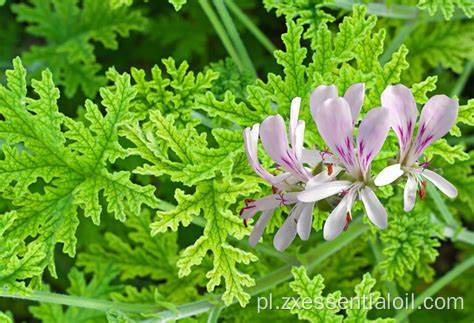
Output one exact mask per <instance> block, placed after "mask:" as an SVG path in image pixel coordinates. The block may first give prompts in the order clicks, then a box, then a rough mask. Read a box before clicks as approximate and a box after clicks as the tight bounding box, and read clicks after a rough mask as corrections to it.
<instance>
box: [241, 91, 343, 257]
mask: <svg viewBox="0 0 474 323" xmlns="http://www.w3.org/2000/svg"><path fill="white" fill-rule="evenodd" d="M300 104H301V99H300V98H295V99H293V100H292V103H291V112H290V124H289V138H290V142H289V143H288V137H287V134H286V127H285V123H284V121H283V118H282V117H281V116H280V115H273V116H269V117H267V118H266V119H265V120H264V121H263V122H262V123H261V124H260V125H259V124H256V125H254V126H253V127H252V128H246V129H245V130H244V132H243V136H244V142H245V151H246V154H247V159H248V161H249V163H250V165H251V166H252V168H253V169H254V171H255V172H256V173H257V174H258V175H259V176H260V177H262V178H263V179H265V180H266V181H267V182H268V183H270V184H271V185H272V188H273V193H274V194H271V195H267V196H264V197H262V198H260V199H258V200H246V205H245V207H244V208H243V209H242V210H241V213H240V216H241V217H242V218H243V219H244V221H247V220H248V219H250V218H252V217H253V216H255V215H256V214H257V213H259V212H262V215H261V216H260V218H259V219H258V220H257V222H256V223H255V225H254V228H253V231H252V233H251V235H250V237H249V243H250V245H252V246H254V245H256V244H257V242H258V241H259V239H260V237H261V236H262V234H263V231H264V229H265V226H266V225H267V223H268V221H270V219H271V217H272V215H273V213H274V211H275V210H276V209H277V208H278V207H281V206H286V205H294V206H293V208H292V209H291V211H290V214H289V215H288V217H287V218H286V220H285V222H284V223H283V225H282V226H281V228H280V229H279V230H278V232H277V233H276V235H275V237H274V240H273V244H274V246H275V248H276V249H277V250H280V251H283V250H285V249H286V248H287V247H288V246H289V245H290V244H291V242H292V241H293V240H294V238H295V236H296V234H298V235H299V236H300V238H301V239H303V240H307V239H308V238H309V234H310V232H311V226H312V220H313V208H314V203H313V202H309V203H306V202H299V201H298V200H297V199H296V194H297V193H298V192H299V191H301V190H302V189H303V187H304V185H310V186H311V185H319V184H321V183H324V182H327V181H330V180H331V179H332V178H333V177H335V176H336V175H337V174H338V173H339V172H340V170H341V169H340V168H337V167H336V168H335V169H333V171H332V172H331V174H328V173H327V172H322V173H320V174H317V175H316V176H313V175H312V168H314V166H316V165H317V164H318V163H320V162H321V161H322V159H323V157H324V154H321V153H320V152H319V151H317V150H308V149H305V148H304V147H303V139H304V129H305V123H304V121H302V120H298V116H299V109H300ZM259 137H260V139H261V141H262V145H263V148H264V149H265V151H266V153H267V154H268V155H269V156H270V157H271V159H272V160H273V161H274V162H275V163H276V164H277V166H278V168H279V169H282V170H283V173H281V174H279V175H274V174H271V173H270V172H268V171H267V170H266V169H264V168H263V167H262V165H261V164H260V162H259V159H258V139H259ZM306 165H308V166H309V167H308V166H306ZM245 223H246V222H245Z"/></svg>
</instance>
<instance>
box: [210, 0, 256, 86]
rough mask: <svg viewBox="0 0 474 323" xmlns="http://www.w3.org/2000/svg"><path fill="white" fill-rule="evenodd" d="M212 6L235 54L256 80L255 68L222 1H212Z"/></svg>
mask: <svg viewBox="0 0 474 323" xmlns="http://www.w3.org/2000/svg"><path fill="white" fill-rule="evenodd" d="M214 5H215V6H216V9H217V13H218V14H219V16H220V17H221V19H222V22H223V23H224V26H225V28H226V30H227V33H228V34H229V36H230V38H231V39H232V41H233V43H234V45H235V48H236V49H237V52H238V53H239V55H240V58H241V59H242V62H243V63H244V64H245V66H246V68H247V69H248V70H249V71H250V72H251V73H252V75H253V76H254V77H255V78H256V77H257V72H255V67H254V66H253V64H252V61H251V60H250V57H249V54H248V52H247V49H246V48H245V46H244V43H243V42H242V39H241V38H240V35H239V32H238V31H237V28H235V24H234V22H233V21H232V17H231V16H230V15H229V12H228V11H227V8H226V6H225V4H224V0H214Z"/></svg>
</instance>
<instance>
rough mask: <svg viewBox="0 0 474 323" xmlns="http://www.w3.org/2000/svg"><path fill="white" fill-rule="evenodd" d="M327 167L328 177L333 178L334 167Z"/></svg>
mask: <svg viewBox="0 0 474 323" xmlns="http://www.w3.org/2000/svg"><path fill="white" fill-rule="evenodd" d="M327 167H328V175H329V176H331V175H332V172H333V170H334V169H333V167H332V164H327Z"/></svg>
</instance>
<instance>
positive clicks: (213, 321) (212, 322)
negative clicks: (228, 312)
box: [207, 306, 223, 323]
mask: <svg viewBox="0 0 474 323" xmlns="http://www.w3.org/2000/svg"><path fill="white" fill-rule="evenodd" d="M222 309H223V307H222V306H216V307H214V308H213V309H212V310H211V311H210V312H209V316H208V317H207V323H217V322H218V321H219V316H220V315H221V312H222Z"/></svg>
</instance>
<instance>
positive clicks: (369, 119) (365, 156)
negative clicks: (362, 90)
mask: <svg viewBox="0 0 474 323" xmlns="http://www.w3.org/2000/svg"><path fill="white" fill-rule="evenodd" d="M389 129H390V118H389V114H388V109H387V108H378V109H371V110H370V111H369V112H367V114H366V115H365V118H364V120H362V122H361V124H360V125H359V133H358V135H357V156H358V158H359V165H360V167H361V171H362V174H364V175H365V174H366V173H367V170H368V169H369V166H370V163H371V162H372V160H373V159H374V157H375V156H376V155H377V154H378V153H379V151H380V149H381V148H382V146H383V143H384V142H385V138H387V134H388V130H389Z"/></svg>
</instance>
